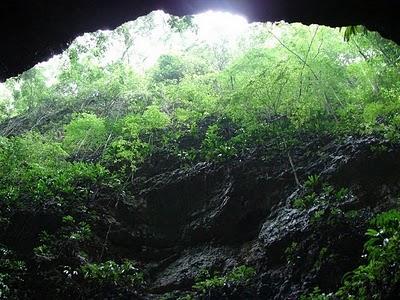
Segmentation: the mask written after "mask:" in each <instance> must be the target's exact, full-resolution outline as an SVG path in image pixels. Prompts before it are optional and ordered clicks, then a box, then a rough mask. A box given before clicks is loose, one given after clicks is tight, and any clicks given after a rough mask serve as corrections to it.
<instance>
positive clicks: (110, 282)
mask: <svg viewBox="0 0 400 300" xmlns="http://www.w3.org/2000/svg"><path fill="white" fill-rule="evenodd" d="M81 271H82V273H83V276H84V278H85V279H87V280H89V281H90V282H91V283H92V284H94V285H96V286H99V287H105V286H116V287H118V286H121V287H134V286H140V285H142V284H143V283H144V276H143V273H141V272H140V271H139V269H138V268H136V267H135V264H134V263H133V262H132V261H130V260H125V261H124V262H123V263H122V264H118V263H116V262H115V261H111V260H110V261H106V262H104V263H88V264H85V265H84V266H82V267H81Z"/></svg>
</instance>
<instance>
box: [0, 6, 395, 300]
mask: <svg viewBox="0 0 400 300" xmlns="http://www.w3.org/2000/svg"><path fill="white" fill-rule="evenodd" d="M217 18H218V15H217ZM196 20H197V19H196V17H186V18H176V17H171V16H169V15H166V14H163V13H160V12H156V13H152V14H150V15H149V16H147V17H143V18H141V19H139V20H137V21H135V22H130V23H127V24H124V25H122V26H121V27H119V28H117V29H116V30H115V31H99V32H96V33H93V34H87V35H85V36H84V37H81V38H78V39H77V40H76V41H74V42H73V43H72V44H71V45H70V47H69V48H68V49H67V50H66V51H65V53H63V54H62V55H61V56H57V57H55V58H53V59H52V60H50V61H49V62H47V63H43V64H39V65H38V66H36V67H34V68H33V69H31V70H28V71H26V72H25V73H23V74H21V75H20V76H19V77H17V78H10V79H9V80H7V81H6V82H5V83H3V84H2V86H1V87H0V199H1V200H0V201H1V203H0V223H1V232H2V233H1V244H0V298H1V299H9V298H29V297H32V295H35V294H34V293H35V292H34V291H35V289H37V288H38V287H37V285H38V284H45V285H46V286H47V287H48V289H49V290H51V289H53V290H55V291H57V292H58V293H60V294H61V295H64V296H65V295H66V296H65V297H67V296H68V295H75V296H76V294H74V293H76V292H77V291H78V293H79V297H82V298H90V297H94V298H96V296H94V295H97V294H96V293H101V291H106V290H110V289H113V290H115V291H119V292H118V293H121V295H122V294H123V293H124V292H126V291H134V293H137V294H140V291H143V290H144V289H145V288H146V284H148V278H147V275H146V272H145V271H144V270H142V269H141V265H140V263H137V262H135V258H134V257H130V256H129V254H127V256H126V257H124V259H122V258H121V256H120V255H119V254H117V253H116V252H113V251H112V250H110V249H109V247H108V244H107V238H108V234H109V231H110V230H109V228H108V232H107V226H105V225H104V224H103V223H101V221H100V220H101V219H102V218H104V216H105V213H106V211H104V210H103V209H100V208H99V206H98V203H108V202H112V203H113V205H114V206H115V207H117V206H118V204H119V203H120V202H123V201H127V199H129V198H130V197H131V195H132V194H133V193H135V186H136V182H137V181H138V180H139V181H140V179H141V178H144V177H146V176H149V175H155V174H149V172H152V171H151V170H154V169H157V170H158V172H161V171H167V170H174V169H185V168H190V167H191V166H194V165H196V164H198V163H200V162H210V163H213V164H225V163H227V162H229V161H232V160H237V161H239V160H242V159H243V158H244V157H246V155H248V154H249V153H252V152H253V151H255V149H259V148H263V149H265V153H266V155H265V157H264V159H265V160H267V159H269V158H272V157H274V155H276V154H277V153H283V154H284V155H285V156H286V157H287V160H288V161H289V162H290V165H291V168H292V170H293V174H292V175H293V180H294V181H295V183H296V185H297V186H299V187H300V188H305V189H307V188H308V190H309V191H312V190H313V188H314V187H315V186H317V185H318V184H319V182H318V180H319V178H318V176H311V175H313V174H309V175H310V177H309V178H308V180H307V182H305V183H304V182H303V181H302V179H301V178H298V175H297V173H296V162H294V161H293V160H292V154H293V152H292V149H294V147H296V145H299V144H302V143H303V141H304V139H305V138H306V137H310V136H313V137H318V138H321V139H324V138H326V137H329V138H330V139H334V140H338V141H341V140H344V139H346V138H348V137H349V136H375V137H379V138H380V139H382V140H385V141H388V142H390V143H393V144H395V143H399V142H400V131H399V130H400V72H399V71H400V48H399V46H398V45H396V44H395V43H393V42H391V41H388V40H385V39H383V38H382V37H380V35H379V34H378V33H375V32H365V31H363V30H360V32H359V33H358V34H355V35H352V36H351V37H350V38H349V39H348V40H345V38H344V32H343V30H342V31H341V30H339V29H333V28H328V27H324V26H319V25H311V26H304V25H301V24H287V23H285V22H280V23H274V24H271V23H265V24H243V28H242V27H240V28H239V27H236V26H233V25H232V28H231V29H232V30H231V31H229V32H228V33H226V34H225V33H224V32H221V33H220V35H215V34H214V35H213V34H211V33H209V34H208V36H207V35H206V38H205V37H204V36H203V37H202V36H201V30H202V28H201V26H203V25H202V24H201V23H196V22H197V21H196ZM236 22H237V23H240V22H241V21H240V20H236ZM228 27H229V26H228ZM155 40H159V42H160V44H156V43H155V42H154V41H155ZM146 41H148V42H146ZM115 49H117V50H118V49H119V50H118V51H117V50H115ZM110 57H111V58H110ZM378 150H379V149H378ZM378 150H377V151H378ZM380 150H381V151H384V150H385V149H380ZM327 193H328V192H327ZM334 193H336V194H335V195H337V194H338V193H340V191H335V192H331V194H332V195H333V194H334ZM310 194H312V193H311V192H310ZM314 196H315V194H314ZM314 196H313V197H314ZM327 197H328V196H327ZM340 197H341V196H340V195H339V196H337V198H340ZM314 198H315V197H314ZM314 198H313V199H314ZM310 199H311V198H310V197H309V198H307V197H303V198H302V199H298V200H297V202H296V203H295V204H294V207H296V208H298V209H305V208H307V207H309V206H310V205H311V204H310V201H311V202H312V201H313V200H310ZM32 211H34V212H35V216H33V217H32V216H30V212H32ZM49 212H51V213H52V214H53V213H54V212H56V214H55V215H56V216H57V217H54V218H51V219H49V220H48V224H47V225H46V226H49V228H50V227H51V228H58V229H57V230H47V229H46V228H45V227H44V228H39V229H38V230H39V231H40V232H41V233H40V236H36V237H29V238H26V239H25V240H24V241H23V242H21V241H20V242H19V243H24V249H19V247H18V245H17V242H13V240H15V241H17V240H18V234H17V233H13V236H9V230H10V226H11V225H10V224H12V223H15V222H16V219H18V220H20V221H21V220H24V219H26V220H28V219H29V218H33V219H32V220H33V221H34V220H35V218H44V216H46V215H47V214H49ZM32 220H31V221H32ZM31 221H30V222H31ZM370 222H371V223H370V229H369V230H368V232H367V235H368V237H369V239H368V241H367V243H366V245H365V257H366V258H365V261H364V264H363V265H361V266H359V267H358V268H357V269H356V270H354V271H353V272H352V273H350V274H348V275H346V276H345V277H344V279H343V283H342V286H340V287H338V289H337V291H330V293H324V292H322V291H321V290H319V289H318V288H317V287H316V289H315V290H314V291H312V290H310V293H309V294H305V295H303V296H302V297H303V298H304V299H381V298H383V296H382V295H383V293H384V292H383V290H384V289H393V288H395V287H396V286H398V285H399V283H400V266H399V261H400V243H399V238H400V213H399V211H397V210H391V211H389V212H385V213H383V214H378V215H376V216H374V218H371V221H370ZM21 224H25V226H28V227H29V226H32V225H27V224H28V223H26V222H25V223H24V222H22V223H21ZM29 224H34V222H33V223H32V222H31V223H29ZM54 224H57V226H55V225H54ZM53 225H54V226H53ZM104 226H105V228H103V227H104ZM99 228H101V230H104V231H105V232H106V233H107V236H106V237H102V238H99V237H98V236H97V235H96V234H94V232H96V231H98V230H100V229H99ZM20 230H21V231H23V230H29V228H20ZM14 234H15V235H14ZM254 273H255V269H253V268H252V267H251V266H237V267H236V268H235V269H234V270H232V271H231V273H228V274H225V275H215V276H214V275H212V274H208V277H204V278H203V279H202V280H200V279H199V280H198V281H197V283H196V284H195V285H194V286H193V291H192V292H191V293H189V294H187V295H186V296H185V297H187V298H184V299H191V298H190V297H195V296H196V295H197V296H199V295H206V294H207V291H208V289H210V288H213V287H214V286H216V287H218V286H226V285H228V286H231V285H236V284H244V285H246V284H247V283H246V282H247V281H248V280H250V279H251V277H252V276H254ZM39 282H40V283H39ZM36 296H37V295H36ZM165 297H166V298H165V299H169V298H168V297H167V296H165ZM171 299H174V298H173V296H171ZM182 299H183V298H182Z"/></svg>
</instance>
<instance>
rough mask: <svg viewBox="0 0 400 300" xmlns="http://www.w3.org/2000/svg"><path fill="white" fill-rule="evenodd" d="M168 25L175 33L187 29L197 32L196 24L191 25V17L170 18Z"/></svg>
mask: <svg viewBox="0 0 400 300" xmlns="http://www.w3.org/2000/svg"><path fill="white" fill-rule="evenodd" d="M168 25H169V26H170V27H171V28H172V30H174V31H177V32H183V31H185V30H188V29H191V30H193V31H195V30H197V26H196V24H194V23H193V16H183V17H176V16H171V17H170V19H169V20H168Z"/></svg>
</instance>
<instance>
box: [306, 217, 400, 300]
mask: <svg viewBox="0 0 400 300" xmlns="http://www.w3.org/2000/svg"><path fill="white" fill-rule="evenodd" d="M371 225H372V227H371V228H369V229H368V230H367V232H366V235H367V236H368V240H367V242H366V243H365V245H364V249H365V257H366V259H367V261H366V263H365V264H363V265H361V266H359V267H358V268H356V269H355V270H353V271H352V272H349V273H347V274H346V275H345V276H344V278H343V285H342V286H341V287H340V288H339V289H338V291H337V292H336V293H335V294H332V293H331V294H329V295H326V294H324V293H321V291H320V290H319V289H316V290H314V292H313V293H311V294H310V295H308V296H305V297H303V298H302V299H305V300H306V299H385V298H386V297H387V296H388V295H392V294H393V293H394V292H395V291H396V288H397V287H398V285H399V283H400V267H399V266H398V261H399V259H400V212H399V211H397V210H390V211H388V212H384V213H381V214H379V215H377V216H376V217H375V218H374V219H373V220H372V221H371Z"/></svg>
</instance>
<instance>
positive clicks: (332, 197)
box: [292, 176, 351, 219]
mask: <svg viewBox="0 0 400 300" xmlns="http://www.w3.org/2000/svg"><path fill="white" fill-rule="evenodd" d="M350 196H351V194H350V191H349V189H347V188H340V189H335V188H334V187H333V186H331V185H329V184H327V183H322V182H321V180H320V177H319V176H309V177H308V179H307V181H306V182H305V183H304V191H303V194H302V196H301V197H297V198H295V199H293V204H292V205H293V207H294V208H297V209H308V208H311V207H312V206H314V205H317V204H323V203H331V204H335V203H341V202H343V201H344V200H346V199H347V198H348V197H350ZM315 214H317V215H316V216H315V217H316V218H317V219H319V218H320V217H321V216H322V215H323V212H321V211H317V212H315Z"/></svg>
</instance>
